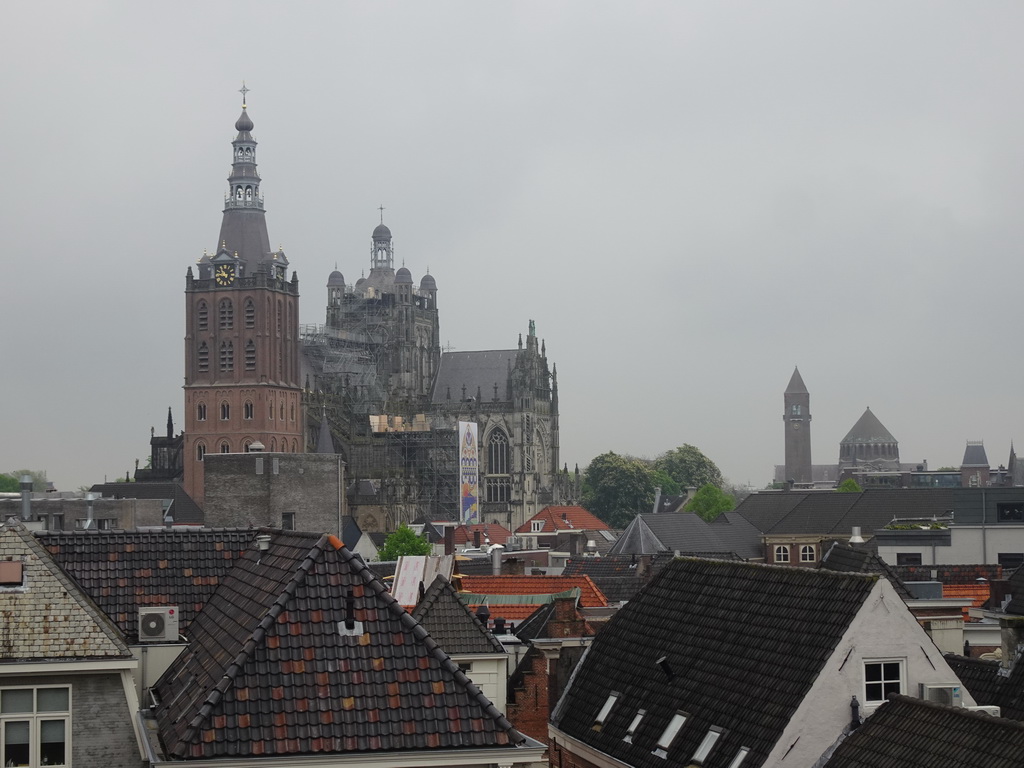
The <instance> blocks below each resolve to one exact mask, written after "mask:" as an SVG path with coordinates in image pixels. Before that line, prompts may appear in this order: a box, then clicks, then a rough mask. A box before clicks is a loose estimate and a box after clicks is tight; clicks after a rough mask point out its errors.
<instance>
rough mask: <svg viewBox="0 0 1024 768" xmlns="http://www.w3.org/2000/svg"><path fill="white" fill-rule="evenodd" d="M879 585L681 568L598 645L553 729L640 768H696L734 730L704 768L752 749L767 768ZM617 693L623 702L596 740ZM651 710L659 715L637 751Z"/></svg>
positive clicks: (737, 569)
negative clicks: (703, 752)
mask: <svg viewBox="0 0 1024 768" xmlns="http://www.w3.org/2000/svg"><path fill="white" fill-rule="evenodd" d="M876 582H877V577H874V576H866V575H861V574H846V573H834V572H829V571H821V570H814V571H812V570H809V569H804V568H785V567H779V566H771V565H762V564H755V563H732V562H724V561H714V560H690V559H679V560H673V561H672V562H671V563H670V564H668V565H667V566H666V567H665V568H664V570H662V572H661V573H660V574H659V575H658V577H657V578H655V580H654V581H652V582H651V583H650V584H648V585H647V587H645V588H644V589H643V591H641V592H640V593H639V594H638V595H637V596H636V597H635V598H634V599H633V600H631V601H630V602H628V603H627V604H626V605H625V607H623V608H622V609H621V610H620V611H619V612H618V613H617V614H616V615H615V616H614V617H613V618H612V619H611V621H609V622H608V624H607V625H606V626H605V628H604V629H603V630H602V631H601V632H600V633H599V634H598V635H597V637H596V638H595V640H594V643H593V645H592V646H591V647H590V649H589V651H588V652H587V655H586V656H585V657H584V659H583V661H582V662H581V664H580V666H579V667H578V668H577V670H576V672H575V677H574V679H573V682H572V683H571V685H570V687H569V688H568V690H567V691H566V693H565V694H564V695H563V697H562V699H561V700H560V702H559V704H558V707H557V708H556V711H555V712H554V714H553V715H552V723H553V724H554V725H555V726H557V727H558V728H560V729H561V730H562V731H564V732H565V733H567V734H568V735H569V736H572V737H573V738H576V739H579V740H580V741H582V742H584V743H585V744H587V745H589V746H591V747H593V748H595V749H598V750H600V751H602V752H606V753H608V754H609V755H611V756H613V757H614V758H616V759H618V760H621V761H623V762H624V763H626V764H628V765H632V766H637V767H638V768H664V766H666V765H689V762H688V761H689V759H690V757H691V756H692V755H693V754H694V752H695V751H696V750H697V747H698V746H699V745H700V743H701V741H702V740H703V738H704V736H705V734H707V732H708V730H709V729H710V728H711V727H712V726H717V727H720V728H724V729H725V730H724V733H723V735H722V737H721V739H720V740H719V742H718V744H717V745H716V746H715V750H714V752H712V753H711V757H710V759H709V760H707V761H705V763H704V768H724V766H728V765H729V764H730V763H731V761H732V760H733V759H734V758H735V757H736V755H737V753H738V751H739V749H740V747H741V746H746V747H749V748H750V754H749V755H748V756H747V757H746V759H745V761H744V763H743V768H758V767H759V766H761V765H763V763H764V761H765V760H766V759H767V756H768V754H769V752H770V750H771V749H772V747H773V745H774V744H775V742H776V741H777V740H778V739H779V737H780V736H781V735H782V732H783V730H784V729H785V727H786V725H787V724H788V722H789V720H790V718H791V717H792V715H793V713H794V712H795V711H796V709H797V707H798V706H799V705H800V703H801V701H802V700H803V698H804V696H805V695H806V694H807V692H808V690H809V689H810V687H811V685H812V684H813V683H814V681H815V679H816V678H817V677H818V674H819V672H820V671H821V669H822V667H823V665H824V664H825V662H826V660H827V659H828V658H829V657H830V656H831V655H832V653H833V652H834V650H835V648H836V645H837V644H838V643H839V641H840V640H841V638H842V637H843V635H844V634H845V633H846V631H847V629H848V627H849V625H850V622H851V621H852V620H853V618H854V616H856V614H857V612H858V611H859V610H860V609H861V607H862V606H863V604H864V602H865V600H866V599H867V597H868V595H869V594H870V593H871V591H872V589H873V587H874V586H875V584H876ZM793 627H801V631H799V632H794V631H793ZM661 657H664V658H665V662H664V663H665V664H666V665H667V667H668V669H669V670H671V672H672V673H673V675H672V676H671V678H670V677H669V676H668V675H666V674H665V672H664V671H663V669H662V667H661V666H660V665H659V663H658V661H659V659H661ZM783 660H784V663H782V662H783ZM612 691H617V692H619V694H620V696H619V698H618V700H617V702H616V703H615V705H614V706H613V708H612V710H611V712H610V713H609V715H608V717H607V719H606V721H605V724H604V727H603V728H602V729H601V730H594V728H593V726H594V721H595V718H596V715H597V713H598V711H599V710H600V709H601V707H602V705H603V704H604V703H605V701H606V700H607V699H608V696H609V694H610V693H611V692H612ZM639 709H645V710H646V712H647V713H646V715H645V716H644V718H643V720H642V721H641V723H640V726H639V728H638V729H637V731H636V733H635V734H634V736H633V741H632V743H626V742H625V741H624V740H623V737H624V736H625V735H626V731H627V728H628V727H629V724H630V722H631V721H632V720H633V718H634V716H635V715H636V714H637V711H638V710H639ZM678 710H682V711H685V712H688V713H689V718H688V719H687V721H686V723H685V725H684V726H683V728H682V730H681V731H680V732H679V734H678V736H677V737H676V738H675V740H674V741H673V742H672V744H671V746H670V748H669V750H668V755H667V758H665V759H663V758H661V757H658V756H656V755H655V754H653V750H654V748H655V746H656V742H657V740H658V738H659V737H660V735H661V734H662V733H663V732H664V730H665V728H666V726H667V725H668V723H669V721H670V720H671V718H672V716H673V715H674V713H675V712H676V711H678Z"/></svg>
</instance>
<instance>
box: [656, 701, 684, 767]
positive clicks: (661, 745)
mask: <svg viewBox="0 0 1024 768" xmlns="http://www.w3.org/2000/svg"><path fill="white" fill-rule="evenodd" d="M687 717H688V715H687V714H686V713H685V712H676V713H675V714H674V715H672V719H671V720H669V721H668V725H667V726H666V727H665V731H664V732H663V733H662V734H661V738H659V739H658V746H657V748H656V749H655V750H654V754H656V755H657V756H658V757H668V748H669V747H671V746H672V741H673V739H675V737H676V736H677V735H678V733H679V731H680V730H681V729H682V727H683V725H684V724H685V723H686V718H687Z"/></svg>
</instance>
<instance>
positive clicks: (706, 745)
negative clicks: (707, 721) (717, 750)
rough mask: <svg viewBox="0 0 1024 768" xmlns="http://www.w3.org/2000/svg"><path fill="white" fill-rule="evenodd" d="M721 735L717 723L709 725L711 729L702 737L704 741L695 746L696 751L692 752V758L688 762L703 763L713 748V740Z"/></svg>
mask: <svg viewBox="0 0 1024 768" xmlns="http://www.w3.org/2000/svg"><path fill="white" fill-rule="evenodd" d="M721 735H722V729H721V728H719V727H718V726H717V725H713V726H711V730H710V731H708V732H707V735H706V736H705V737H704V741H702V742H701V743H700V746H699V747H697V751H696V752H694V753H693V758H692V759H691V761H690V762H693V763H697V764H699V765H703V763H704V761H705V760H707V758H708V755H710V754H711V750H712V749H713V748H714V746H715V742H716V741H718V739H719V737H720V736H721Z"/></svg>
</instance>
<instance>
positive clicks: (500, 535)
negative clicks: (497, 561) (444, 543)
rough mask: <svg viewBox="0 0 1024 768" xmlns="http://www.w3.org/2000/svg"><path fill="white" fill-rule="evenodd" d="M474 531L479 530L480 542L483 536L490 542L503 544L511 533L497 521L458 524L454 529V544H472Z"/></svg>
mask: <svg viewBox="0 0 1024 768" xmlns="http://www.w3.org/2000/svg"><path fill="white" fill-rule="evenodd" d="M474 531H480V542H481V544H482V543H483V541H484V538H487V539H490V543H491V544H501V545H502V546H504V545H505V542H506V541H508V537H509V536H511V535H512V531H510V530H509V529H508V528H506V527H505V526H503V525H498V524H497V523H480V524H478V525H460V526H458V527H457V528H456V529H455V534H454V536H455V543H456V544H473V541H474V538H473V533H474Z"/></svg>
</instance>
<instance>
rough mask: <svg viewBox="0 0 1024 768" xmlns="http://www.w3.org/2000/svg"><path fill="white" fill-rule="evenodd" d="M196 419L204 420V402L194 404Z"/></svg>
mask: <svg viewBox="0 0 1024 768" xmlns="http://www.w3.org/2000/svg"><path fill="white" fill-rule="evenodd" d="M196 421H206V403H199V404H198V405H197V406H196Z"/></svg>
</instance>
